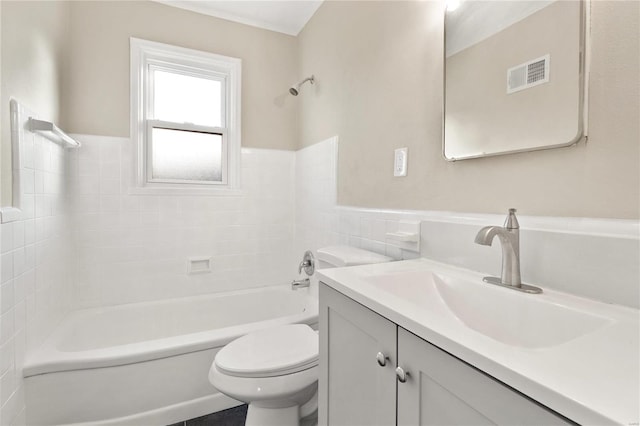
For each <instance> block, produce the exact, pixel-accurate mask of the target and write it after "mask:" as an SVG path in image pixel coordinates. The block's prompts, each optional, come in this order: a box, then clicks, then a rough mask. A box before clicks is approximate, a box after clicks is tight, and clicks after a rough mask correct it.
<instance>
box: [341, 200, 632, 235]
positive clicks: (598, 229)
mask: <svg viewBox="0 0 640 426" xmlns="http://www.w3.org/2000/svg"><path fill="white" fill-rule="evenodd" d="M336 210H337V211H338V212H344V213H353V214H358V213H365V214H375V215H380V216H382V217H384V218H388V219H391V218H393V217H397V216H403V217H404V216H406V217H408V218H407V219H400V218H397V220H413V219H415V220H421V221H428V222H441V223H456V224H461V225H474V226H480V227H482V226H485V225H501V224H502V223H503V222H504V220H505V218H506V216H507V212H506V211H505V213H504V214H491V213H464V212H451V211H430V210H428V211H427V210H391V209H390V210H386V209H372V208H363V207H350V206H336ZM518 221H519V222H520V229H521V230H531V231H545V232H557V233H563V234H580V235H592V236H601V237H611V238H622V239H632V240H640V221H638V220H633V219H601V218H588V217H552V216H525V215H521V214H518Z"/></svg>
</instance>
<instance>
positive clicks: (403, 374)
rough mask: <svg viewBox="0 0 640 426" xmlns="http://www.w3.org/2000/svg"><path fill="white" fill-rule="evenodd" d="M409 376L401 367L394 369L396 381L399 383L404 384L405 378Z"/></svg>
mask: <svg viewBox="0 0 640 426" xmlns="http://www.w3.org/2000/svg"><path fill="white" fill-rule="evenodd" d="M409 376H410V374H409V372H408V371H404V369H403V368H402V367H398V368H396V377H397V378H398V381H399V382H400V383H405V382H406V381H407V377H409Z"/></svg>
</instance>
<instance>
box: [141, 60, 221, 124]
mask: <svg viewBox="0 0 640 426" xmlns="http://www.w3.org/2000/svg"><path fill="white" fill-rule="evenodd" d="M153 82H154V83H153V84H154V88H153V90H154V91H153V118H155V119H156V120H164V121H172V122H174V123H193V124H200V125H203V126H211V127H222V113H221V106H222V83H221V82H220V81H218V80H210V79H207V78H201V77H193V76H189V75H183V74H177V73H173V72H167V71H161V70H154V71H153Z"/></svg>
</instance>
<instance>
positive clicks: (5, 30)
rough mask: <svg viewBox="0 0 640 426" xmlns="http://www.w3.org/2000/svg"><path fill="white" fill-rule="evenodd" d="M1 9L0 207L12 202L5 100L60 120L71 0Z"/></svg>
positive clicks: (5, 4) (8, 4)
mask: <svg viewBox="0 0 640 426" xmlns="http://www.w3.org/2000/svg"><path fill="white" fill-rule="evenodd" d="M0 8H2V26H1V28H2V47H1V50H2V70H1V73H0V74H1V78H0V115H1V125H0V127H1V129H2V131H1V137H2V143H1V152H2V154H1V155H0V157H1V159H2V161H1V168H2V176H1V179H2V185H1V193H2V201H1V202H2V206H9V205H10V203H11V130H10V127H9V99H10V98H11V97H14V98H15V99H17V100H18V101H19V102H22V103H23V104H24V105H25V106H26V107H28V108H29V109H30V110H32V111H34V112H36V113H37V114H39V116H40V117H41V118H43V119H46V120H54V121H56V122H59V121H60V119H61V118H62V117H61V116H62V113H61V111H62V108H61V104H62V98H63V96H62V95H63V75H64V73H65V69H66V65H67V51H66V42H67V37H68V34H69V32H68V29H69V3H67V2H60V1H57V2H48V1H42V2H39V1H36V2H30V1H6V0H3V1H2V2H0Z"/></svg>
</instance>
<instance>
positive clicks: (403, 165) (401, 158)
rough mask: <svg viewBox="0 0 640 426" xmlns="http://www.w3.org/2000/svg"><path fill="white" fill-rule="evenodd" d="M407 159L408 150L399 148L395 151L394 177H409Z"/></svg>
mask: <svg viewBox="0 0 640 426" xmlns="http://www.w3.org/2000/svg"><path fill="white" fill-rule="evenodd" d="M407 157H408V148H398V149H396V150H395V155H394V157H393V175H394V176H406V175H407Z"/></svg>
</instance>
